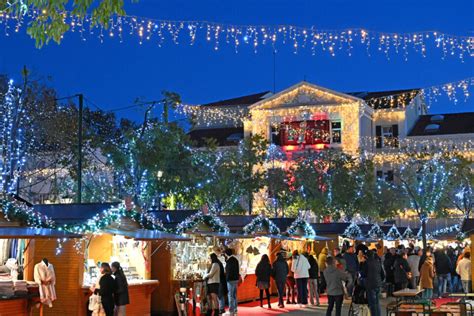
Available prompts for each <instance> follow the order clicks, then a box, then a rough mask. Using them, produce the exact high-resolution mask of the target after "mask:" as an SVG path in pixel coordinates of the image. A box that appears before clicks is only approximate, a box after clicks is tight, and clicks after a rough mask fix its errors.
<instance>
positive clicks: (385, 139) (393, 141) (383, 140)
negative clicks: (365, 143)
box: [375, 124, 398, 148]
mask: <svg viewBox="0 0 474 316" xmlns="http://www.w3.org/2000/svg"><path fill="white" fill-rule="evenodd" d="M375 136H376V147H377V148H382V147H398V125H397V124H394V125H387V126H381V125H377V126H376V127H375Z"/></svg>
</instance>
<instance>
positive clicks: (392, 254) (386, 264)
mask: <svg viewBox="0 0 474 316" xmlns="http://www.w3.org/2000/svg"><path fill="white" fill-rule="evenodd" d="M395 258H396V249H395V248H393V247H392V248H390V249H388V251H387V252H386V253H385V256H384V261H383V268H384V270H385V281H386V282H387V296H390V295H392V293H393V289H394V287H395V277H394V273H393V263H394V262H395Z"/></svg>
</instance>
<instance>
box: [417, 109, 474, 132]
mask: <svg viewBox="0 0 474 316" xmlns="http://www.w3.org/2000/svg"><path fill="white" fill-rule="evenodd" d="M429 125H431V126H430V127H428V126H429ZM435 125H438V126H437V128H436V126H435ZM427 127H428V129H427ZM430 128H431V129H430ZM471 133H474V112H464V113H449V114H432V115H421V116H420V117H419V119H418V121H417V122H416V124H415V126H414V127H413V128H412V130H411V131H410V133H409V134H408V136H426V135H447V134H471Z"/></svg>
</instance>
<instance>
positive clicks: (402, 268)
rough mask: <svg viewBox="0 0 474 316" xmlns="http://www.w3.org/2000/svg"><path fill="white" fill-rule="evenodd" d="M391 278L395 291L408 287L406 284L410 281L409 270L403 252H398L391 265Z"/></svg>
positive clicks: (405, 255)
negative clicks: (393, 280)
mask: <svg viewBox="0 0 474 316" xmlns="http://www.w3.org/2000/svg"><path fill="white" fill-rule="evenodd" d="M393 276H394V279H395V291H399V290H403V289H406V288H407V287H408V282H409V281H410V279H411V270H410V265H409V264H408V261H407V254H406V253H405V252H404V251H403V250H400V253H399V254H398V255H397V257H396V258H395V261H394V263H393Z"/></svg>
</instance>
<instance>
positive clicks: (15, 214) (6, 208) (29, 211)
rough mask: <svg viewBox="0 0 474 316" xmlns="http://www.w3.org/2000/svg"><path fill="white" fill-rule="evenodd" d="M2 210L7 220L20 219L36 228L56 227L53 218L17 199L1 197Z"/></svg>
mask: <svg viewBox="0 0 474 316" xmlns="http://www.w3.org/2000/svg"><path fill="white" fill-rule="evenodd" d="M0 212H1V213H3V215H4V217H5V219H6V220H7V221H19V222H21V223H24V224H26V225H28V226H29V227H35V228H54V227H55V223H54V221H53V220H52V219H50V218H49V217H47V216H46V215H43V214H41V213H39V212H37V211H35V210H34V209H33V208H32V207H30V206H28V205H26V204H24V203H21V202H17V201H9V200H7V199H5V198H0Z"/></svg>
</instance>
